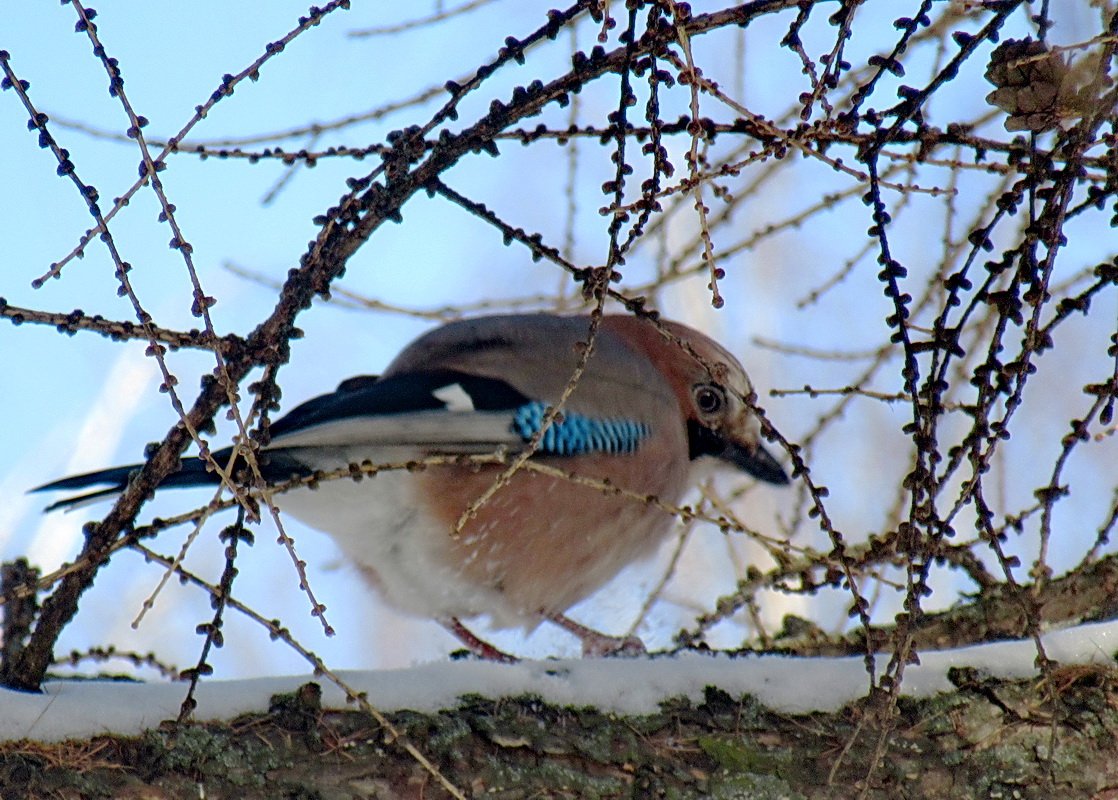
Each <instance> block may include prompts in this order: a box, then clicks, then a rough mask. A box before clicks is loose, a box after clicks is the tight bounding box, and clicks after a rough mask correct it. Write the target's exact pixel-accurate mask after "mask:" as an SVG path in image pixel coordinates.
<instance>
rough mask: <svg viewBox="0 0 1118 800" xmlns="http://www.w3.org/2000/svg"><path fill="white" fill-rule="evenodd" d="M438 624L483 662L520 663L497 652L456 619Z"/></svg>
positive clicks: (503, 653) (440, 621)
mask: <svg viewBox="0 0 1118 800" xmlns="http://www.w3.org/2000/svg"><path fill="white" fill-rule="evenodd" d="M439 624H440V625H442V626H443V627H444V628H446V629H447V630H448V631H450V633H451V634H453V635H454V638H456V639H457V640H458V641H460V642H461V643H462V644H464V645H466V647H467V648H468V649H469V650H470V652H471V653H473V654H474V655H476V656H477V657H478V658H480V659H482V660H484V661H497V662H500V663H502V664H515V663H517V662H518V661H520V659H519V658H517V657H516V656H511V655H509V654H508V653H506V652H505V651H504V650H498V649H497V648H496V647H494V646H493V645H491V644H489V642H487V641H485V640H484V639H482V638H481V637H479V636H478V635H477V634H476V633H474V632H473V631H471V630H470V629H469V628H467V627H466V626H465V625H463V624H462V621H461V620H460V619H458V617H451V618H450V619H443V620H439Z"/></svg>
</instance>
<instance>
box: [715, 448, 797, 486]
mask: <svg viewBox="0 0 1118 800" xmlns="http://www.w3.org/2000/svg"><path fill="white" fill-rule="evenodd" d="M714 455H715V457H716V458H721V459H722V460H723V461H729V462H730V463H731V464H733V465H734V466H735V467H737V468H738V469H742V470H745V471H746V472H748V473H749V474H750V475H752V476H753V477H754V478H756V479H757V480H759V481H764V482H765V483H775V484H776V485H778V486H785V485H787V484H788V474H787V473H786V472H785V471H784V467H782V466H780V462H779V461H777V460H776V458H775V457H773V454H772V453H770V452H769V451H768V450H766V449H765V448H764V447H762V446H761V445H757V446H756V447H755V448H753V449H752V450H747V449H746V448H744V447H742V446H741V445H737V444H731V443H728V444H727V445H726V447H725V449H723V450H722V452H721V453H716V454H714Z"/></svg>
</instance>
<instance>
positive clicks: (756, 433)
mask: <svg viewBox="0 0 1118 800" xmlns="http://www.w3.org/2000/svg"><path fill="white" fill-rule="evenodd" d="M606 320H608V322H607V327H614V326H616V328H617V329H618V330H617V332H618V333H620V334H621V335H622V336H624V337H625V338H628V339H630V340H631V341H632V340H639V341H640V342H641V345H642V349H643V350H644V351H645V352H646V353H648V354H649V355H650V356H651V358H652V359H653V361H654V362H656V366H657V367H658V368H659V369H660V370H661V371H662V372H663V373H664V374H665V375H666V376H667V377H668V379H669V383H670V384H671V386H672V387H673V389H674V391H675V393H676V399H677V401H678V402H679V405H680V408H681V409H682V411H683V414H684V417H685V419H686V422H687V438H688V446H689V448H690V455H691V458H692V459H700V458H714V459H718V460H720V461H723V462H727V463H729V464H731V465H733V466H735V467H737V468H738V469H741V470H744V471H745V472H747V473H749V474H750V475H752V476H753V477H755V478H757V479H758V480H761V481H765V482H766V483H774V484H781V485H783V484H786V483H788V475H787V474H786V473H785V472H784V469H783V468H782V467H781V466H780V463H779V462H778V461H777V460H776V458H774V457H773V455H772V453H770V452H769V451H768V450H766V449H765V447H764V445H763V444H762V443H761V423H760V421H759V420H758V418H757V415H756V413H754V411H753V409H752V408H751V407H750V403H751V402H752V398H753V384H752V382H750V380H749V376H748V375H746V373H745V369H744V368H743V367H742V365H741V364H740V363H739V362H738V360H737V359H736V358H734V356H733V355H732V354H731V353H730V352H729V351H727V350H726V349H725V348H724V347H722V346H721V345H719V344H718V343H717V342H715V341H713V340H712V339H710V338H709V337H707V336H705V335H703V334H701V333H699V332H698V331H696V330H694V329H692V328H689V327H687V326H686V325H681V324H679V323H678V322H669V321H667V320H663V321H661V323H660V325H661V326H662V327H663V328H664V329H665V330H666V331H667V332H668V333H670V334H671V335H672V337H674V339H675V340H674V341H673V339H671V338H668V337H665V336H664V335H663V334H662V333H660V332H659V331H658V330H656V329H655V327H654V326H653V325H652V324H651V323H649V322H647V321H645V320H639V319H636V318H634V317H628V316H615V317H607V318H606Z"/></svg>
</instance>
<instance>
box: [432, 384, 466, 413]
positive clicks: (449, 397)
mask: <svg viewBox="0 0 1118 800" xmlns="http://www.w3.org/2000/svg"><path fill="white" fill-rule="evenodd" d="M431 394H432V395H434V396H435V398H436V399H438V400H442V401H443V402H444V403H446V410H447V411H474V410H475V409H474V400H473V398H472V397H470V396H469V395H468V394H467V393H466V390H465V389H463V388H462V385H461V384H459V383H452V384H450V385H449V386H443V387H442V388H440V389H436V390H435V391H433V392H431Z"/></svg>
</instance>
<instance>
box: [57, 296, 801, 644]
mask: <svg viewBox="0 0 1118 800" xmlns="http://www.w3.org/2000/svg"><path fill="white" fill-rule="evenodd" d="M659 325H661V326H662V327H663V329H664V331H666V332H667V333H668V334H670V336H666V335H665V334H664V333H663V332H661V330H659V329H658V328H657V325H656V324H655V323H653V322H651V321H649V320H647V319H641V318H638V317H635V316H630V315H606V316H604V317H602V319H601V324H600V327H599V330H598V333H597V337H596V339H595V341H594V343H593V350H592V352H591V355H590V357H589V358H588V360H587V361H586V364H585V370H584V371H583V373H582V375H581V376H580V377H579V379H578V380H577V382H576V383H575V384H574V388H573V391H571V392H570V394H569V396H568V397H567V400H566V402H565V403H564V404H563V405H562V407H561V413H560V414H558V415H555V417H554V419H553V420H552V422H551V425H550V426H549V427H548V428H547V429H546V431H545V432H544V433H543V434H542V435H540V429H541V426H542V424H543V422H544V421H545V416H546V415H547V412H548V408H549V406H551V405H554V404H556V403H559V401H560V398H561V396H562V395H563V393H564V390H565V389H566V388H567V387H568V384H569V383H570V382H571V379H572V375H573V373H574V372H575V368H576V366H577V364H578V362H579V359H580V353H581V352H583V348H584V347H585V345H584V342H585V341H586V340H587V338H588V332H589V330H590V318H589V317H587V316H573V317H563V316H554V315H549V314H533V315H512V316H488V317H479V318H475V319H469V320H463V321H459V322H452V323H450V324H447V325H444V326H442V327H440V328H437V329H435V330H433V331H431V332H429V333H427V334H425V335H423V336H421V337H420V338H419V339H417V340H416V341H414V342H413V343H412V344H410V345H408V346H407V347H406V348H404V350H403V352H401V353H400V354H399V355H398V356H397V357H396V359H395V360H393V361H392V363H391V364H390V365H389V366H388V368H387V369H386V370H385V372H384V374H383V375H381V376H379V377H373V376H360V377H356V378H351V379H349V380H346V381H344V382H343V383H342V384H341V385H339V386H338V388H337V390H335V391H334V392H332V393H331V394H326V395H322V396H321V397H316V398H314V399H312V400H309V401H307V402H306V403H303V404H302V405H300V406H298V407H297V408H295V409H294V410H293V411H291V413H289V414H287V415H286V416H284V417H282V418H281V419H279V420H277V421H275V422H273V423H272V424H271V427H270V428H269V433H270V441H269V443H268V444H267V445H266V446H265V447H264V448H262V450H260V452H259V453H258V454H257V460H258V463H259V466H260V470H261V473H262V475H263V476H264V478H265V480H267V481H268V482H270V483H273V484H279V483H285V482H286V484H287V485H290V484H291V483H292V482H293V481H292V479H293V478H303V479H306V478H309V477H311V476H314V475H317V474H320V473H321V472H326V471H334V470H344V469H345V468H346V467H347V465H354V464H357V465H360V464H362V463H365V464H368V462H371V463H372V464H374V465H375V464H381V463H400V462H408V461H414V460H415V459H420V458H424V457H428V456H432V455H450V456H476V455H478V454H484V453H494V452H498V453H501V452H503V453H507V454H511V455H513V456H515V454H517V453H522V452H523V451H524V450H525V449H526V448H528V447H529V446H530V443H531V442H532V441H533V439H534V438H537V439H538V442H537V449H536V450H535V451H534V452H533V453H532V454H531V456H530V460H531V462H534V463H537V464H543V465H551V466H553V467H556V468H558V470H561V471H562V474H560V472H558V471H556V470H551V471H550V472H538V471H534V470H529V469H521V470H519V471H517V472H515V473H514V474H513V475H512V476H511V478H510V479H509V480H508V483H507V484H505V485H503V486H500V487H499V488H498V489H497V490H496V491H495V492H494V491H492V489H493V484H494V481H495V479H496V478H497V477H498V476H499V475H501V474H502V473H503V472H504V471H506V469H507V467H506V466H503V465H501V464H495V463H490V464H482V465H478V464H476V463H475V464H470V463H447V464H440V465H436V466H429V467H427V468H426V469H422V470H386V471H382V472H379V473H378V474H376V475H375V476H374V477H372V478H367V479H364V480H361V481H355V480H351V479H347V478H342V479H340V480H320V481H311V483H314V484H315V485H313V486H308V485H307V482H305V481H304V482H302V483H299V482H298V481H295V483H298V485H297V486H296V487H295V488H291V489H288V490H286V491H281V492H278V493H276V494H275V495H274V501H275V503H276V505H277V506H278V507H279V509H280V510H281V511H282V512H283V513H285V514H290V515H291V516H293V517H295V518H297V519H299V520H302V521H303V522H305V523H307V524H308V525H310V526H312V527H314V528H318V529H320V530H322V531H325V532H327V533H329V534H330V535H331V536H332V537H333V538H334V540H335V541H336V542H337V544H338V545H339V547H340V548H341V550H342V551H343V553H344V555H345V556H346V557H347V558H348V559H349V560H351V561H352V562H353V564H354V565H356V567H357V568H358V570H360V572H361V574H362V575H363V576H364V577H365V578H367V579H368V581H369V582H370V583H371V584H372V585H373V586H374V587H376V589H378V590H379V592H380V593H381V594H382V595H383V597H384V599H386V600H387V601H388V602H389V603H391V604H392V605H394V606H396V607H398V608H400V609H402V610H404V611H406V612H410V613H412V614H415V615H419V616H425V617H431V618H435V619H437V620H439V621H441V622H443V623H444V624H445V625H447V626H448V627H449V628H450V629H451V630H452V631H453V632H455V633H456V634H458V635H459V636H460V637H461V638H463V640H464V641H466V642H467V643H468V644H470V645H471V646H472V647H474V648H475V649H478V650H482V651H484V652H485V653H486V654H487V655H493V652H490V651H487V650H486V646H485V644H484V643H483V642H480V641H479V640H477V639H476V638H473V637H472V635H471V634H469V632H468V631H467V630H466V629H465V628H464V627H463V626H462V625H461V623H460V622H459V621H458V620H459V618H463V617H473V616H477V615H483V614H484V615H488V616H489V617H490V619H491V620H492V623H493V624H494V625H495V626H496V627H518V626H523V627H525V628H526V629H531V628H533V627H535V626H536V625H537V624H538V623H539V622H540V621H541V620H542V619H550V620H552V621H555V622H557V623H559V624H560V625H563V626H564V627H566V628H567V629H568V630H570V631H571V632H573V633H575V634H576V635H579V636H580V637H581V638H582V639H583V643H584V649H585V650H587V651H600V650H608V649H610V648H609V647H603V646H602V642H601V640H602V639H603V638H605V639H606V640H607V641H613V640H608V637H601V635H598V638H595V634H594V632H592V631H590V630H588V629H585V628H582V627H581V626H579V625H578V624H577V623H574V622H573V621H571V620H569V619H568V618H566V617H564V616H563V612H565V611H566V610H567V609H568V608H570V607H571V606H572V605H574V604H575V603H577V602H579V601H580V600H582V599H584V598H585V597H587V596H589V595H590V594H592V593H593V592H595V591H596V590H597V589H598V588H599V587H601V586H602V585H603V584H605V583H606V582H607V581H608V580H609V579H610V578H612V577H613V576H614V575H616V574H617V573H618V572H619V571H620V570H621V569H622V568H623V567H625V566H626V565H628V564H629V563H630V562H633V561H635V560H637V559H640V558H642V557H645V556H647V555H649V554H651V553H653V552H654V551H655V550H656V549H657V547H658V545H660V544H661V542H662V541H663V540H664V538H665V537H666V536H667V534H668V533H669V531H670V529H671V526H672V521H673V518H672V515H671V514H669V513H667V512H666V511H665V510H664V509H663V508H662V507H658V506H657V505H656V504H654V503H648V502H641V501H640V500H636V499H634V498H633V494H634V493H635V494H636V495H639V496H641V497H645V496H649V495H653V496H655V497H657V498H659V499H660V500H662V501H664V502H665V503H671V504H674V503H677V502H678V500H679V498H680V497H681V496H682V494H683V493H684V491H685V490H686V489H687V487H688V485H689V482H690V480H691V478H692V473H693V466H694V465H695V464H696V463H697V462H700V461H705V460H708V459H717V460H719V461H721V462H724V463H727V464H730V465H732V466H734V467H737V468H738V469H740V470H744V471H745V472H747V473H749V474H750V475H752V476H754V477H755V478H757V479H759V480H761V481H765V482H768V483H774V484H784V483H787V482H788V478H787V476H786V475H785V473H784V471H783V470H782V469H781V467H780V465H779V464H778V463H777V461H776V459H775V458H773V456H772V455H771V454H770V453H769V452H768V451H767V450H766V449H765V448H764V447H763V446H762V445H761V442H760V425H759V422H758V420H757V418H756V415H755V414H754V413H753V411H751V410H750V408H749V406H748V405H747V404H746V402H745V401H744V398H747V397H750V396H751V395H752V393H753V388H752V385H751V384H750V381H749V378H748V377H747V376H746V374H745V371H744V370H743V369H742V367H741V365H740V364H739V363H738V361H737V360H736V359H735V358H734V357H733V356H732V355H730V353H728V352H727V351H726V350H725V349H723V348H722V347H720V346H719V345H718V344H716V343H715V342H714V341H712V340H711V339H709V338H707V337H706V336H704V335H703V334H701V333H699V332H697V331H695V330H692V329H691V328H688V327H686V326H684V325H681V324H678V323H674V322H667V321H662V322H660V323H659ZM231 454H232V451H231V450H229V449H226V450H223V451H219V452H217V453H216V454H215V459H216V461H217V462H218V463H219V464H222V465H223V466H224V465H226V464H227V462H228V461H229V459H230V457H231ZM447 461H453V459H447ZM135 469H137V466H135V465H133V466H128V467H118V468H116V469H109V470H103V471H100V472H93V473H89V474H85V475H78V476H75V477H71V478H65V479H63V480H59V481H56V482H54V483H50V484H47V485H46V486H42V487H39V489H37V490H36V491H46V490H57V489H78V488H85V487H89V486H95V485H99V484H109V485H110V488H108V489H103V490H100V491H98V492H94V493H93V494H89V495H84V496H82V497H74V498H68V499H65V500H62V501H60V502H57V503H55V504H54V505H53V506H51V508H57V507H66V506H70V505H74V504H77V503H79V502H82V501H85V500H89V499H91V498H93V497H98V496H101V495H108V494H113V493H115V492H119V491H121V490H122V489H123V488H124V486H125V485H126V484H127V482H128V479H129V475H130V473H131V472H132V471H133V470H135ZM232 471H236V468H235V467H234V468H233V470H232ZM571 473H573V474H575V475H577V476H579V477H585V478H588V479H590V480H586V481H573V480H571V479H570V477H569V475H570V474H571ZM218 480H219V479H218V476H217V475H216V474H215V472H214V471H213V469H212V467H210V466H208V465H207V463H206V462H204V461H202V460H201V459H198V458H193V459H185V460H184V461H183V464H182V468H181V470H180V471H179V472H177V473H174V474H172V475H171V476H169V477H168V478H167V479H166V481H165V482H164V484H163V485H164V486H193V485H201V484H217V483H218ZM605 484H608V487H607V486H605ZM603 487H605V488H606V491H603ZM609 487H617V488H619V489H621V490H623V493H621V494H618V493H614V492H610V491H608V488H609ZM487 493H488V496H486V497H483V495H487ZM479 498H480V499H482V500H483V501H482V502H479ZM467 512H472V516H471V515H469V514H467Z"/></svg>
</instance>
